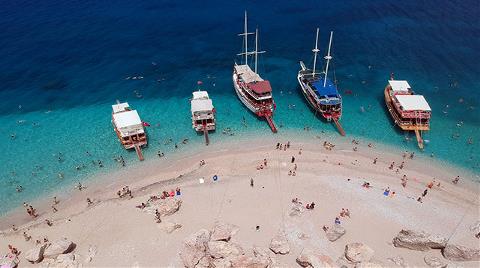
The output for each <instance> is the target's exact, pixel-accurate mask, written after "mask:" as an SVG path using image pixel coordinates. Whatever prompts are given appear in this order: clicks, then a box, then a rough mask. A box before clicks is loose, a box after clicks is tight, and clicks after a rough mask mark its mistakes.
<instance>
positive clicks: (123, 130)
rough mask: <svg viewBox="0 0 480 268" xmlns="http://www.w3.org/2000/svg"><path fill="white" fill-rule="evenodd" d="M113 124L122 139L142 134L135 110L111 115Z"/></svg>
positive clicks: (140, 122)
mask: <svg viewBox="0 0 480 268" xmlns="http://www.w3.org/2000/svg"><path fill="white" fill-rule="evenodd" d="M113 122H114V123H115V126H116V127H117V130H118V131H120V134H121V135H122V137H126V136H130V135H132V134H137V133H143V132H144V130H143V124H142V121H141V120H140V116H139V115H138V113H137V111H136V110H132V111H125V112H122V113H114V114H113Z"/></svg>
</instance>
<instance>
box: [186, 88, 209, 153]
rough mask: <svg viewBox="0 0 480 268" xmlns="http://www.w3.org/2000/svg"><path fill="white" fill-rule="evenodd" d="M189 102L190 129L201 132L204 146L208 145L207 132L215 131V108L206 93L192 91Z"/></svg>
mask: <svg viewBox="0 0 480 268" xmlns="http://www.w3.org/2000/svg"><path fill="white" fill-rule="evenodd" d="M192 95H193V96H192V99H191V101H190V105H191V112H192V127H193V129H195V130H196V131H198V132H203V134H204V136H205V144H206V145H208V144H209V143H210V142H209V139H208V131H212V130H215V108H214V107H213V103H212V100H211V99H210V98H209V96H208V92H207V91H201V90H198V91H194V92H193V94H192Z"/></svg>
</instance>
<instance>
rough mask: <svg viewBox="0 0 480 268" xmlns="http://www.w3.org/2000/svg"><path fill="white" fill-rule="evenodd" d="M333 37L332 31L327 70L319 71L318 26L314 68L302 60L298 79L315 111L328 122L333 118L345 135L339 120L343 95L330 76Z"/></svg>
mask: <svg viewBox="0 0 480 268" xmlns="http://www.w3.org/2000/svg"><path fill="white" fill-rule="evenodd" d="M332 37H333V32H330V41H329V43H328V52H327V55H326V56H325V61H326V64H325V70H324V71H322V72H321V73H317V72H316V70H317V69H316V65H317V54H318V52H319V51H320V50H319V49H318V28H317V37H316V40H315V48H314V49H313V50H312V51H313V54H314V58H313V68H312V69H308V68H307V67H306V66H305V64H304V63H303V61H300V71H299V72H298V75H297V80H298V83H299V84H300V89H301V91H302V94H303V96H304V97H305V99H306V100H307V102H308V104H309V105H310V106H311V107H312V109H313V110H315V113H319V114H320V115H321V116H322V117H323V118H325V119H326V120H327V121H328V122H329V121H332V120H333V122H334V123H335V125H336V127H337V129H338V131H339V132H340V134H341V135H342V136H345V131H344V130H343V128H342V126H341V125H340V122H339V120H340V118H341V117H342V96H341V95H340V94H339V93H338V90H337V86H336V85H335V84H334V83H333V82H332V81H331V80H330V79H329V78H328V67H329V64H330V60H331V59H332V56H331V54H330V50H331V46H332Z"/></svg>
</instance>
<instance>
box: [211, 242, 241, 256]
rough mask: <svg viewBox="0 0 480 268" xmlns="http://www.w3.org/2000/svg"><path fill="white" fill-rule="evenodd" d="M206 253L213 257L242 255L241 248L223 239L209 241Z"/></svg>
mask: <svg viewBox="0 0 480 268" xmlns="http://www.w3.org/2000/svg"><path fill="white" fill-rule="evenodd" d="M207 245H208V253H209V254H210V256H211V257H212V258H214V259H220V258H228V257H233V256H238V255H243V249H242V247H241V246H240V245H238V244H235V243H228V242H225V241H210V242H208V243H207Z"/></svg>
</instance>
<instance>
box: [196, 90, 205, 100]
mask: <svg viewBox="0 0 480 268" xmlns="http://www.w3.org/2000/svg"><path fill="white" fill-rule="evenodd" d="M193 99H208V93H207V92H206V91H194V92H193Z"/></svg>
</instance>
